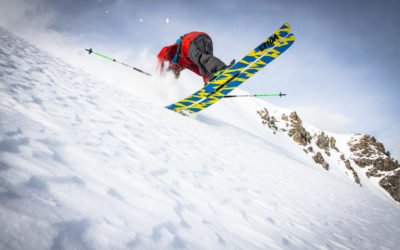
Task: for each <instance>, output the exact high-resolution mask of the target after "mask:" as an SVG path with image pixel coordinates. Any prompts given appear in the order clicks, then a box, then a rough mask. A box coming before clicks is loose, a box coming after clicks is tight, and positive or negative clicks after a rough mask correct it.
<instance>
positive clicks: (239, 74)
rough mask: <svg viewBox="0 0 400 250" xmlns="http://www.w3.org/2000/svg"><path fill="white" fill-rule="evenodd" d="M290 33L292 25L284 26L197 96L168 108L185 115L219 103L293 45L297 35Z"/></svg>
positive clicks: (189, 97)
mask: <svg viewBox="0 0 400 250" xmlns="http://www.w3.org/2000/svg"><path fill="white" fill-rule="evenodd" d="M289 32H290V25H289V24H288V23H285V24H284V25H282V27H281V28H279V29H278V30H277V31H276V32H275V33H274V34H272V35H271V36H270V37H268V38H267V39H266V40H265V41H263V42H262V43H261V44H259V45H258V46H257V47H256V48H255V49H253V50H252V51H250V52H249V53H248V54H247V55H246V56H244V57H243V58H242V59H241V60H239V61H238V62H237V63H235V64H234V65H232V66H231V67H230V68H229V69H227V70H225V71H224V72H223V73H222V74H221V75H220V76H218V77H217V78H216V79H214V80H213V81H210V82H209V83H208V84H207V85H206V86H204V87H203V88H202V89H200V90H199V91H197V92H195V93H194V94H192V95H190V96H188V97H187V98H185V99H183V100H181V101H179V102H176V103H174V104H171V105H169V106H167V107H166V108H168V109H171V110H174V111H181V110H182V111H183V110H184V111H185V113H187V112H190V113H197V112H199V111H201V110H203V109H205V108H207V107H208V106H210V105H211V104H213V103H215V102H217V101H218V100H220V99H221V98H222V97H223V96H225V95H226V94H228V93H229V92H231V91H232V90H233V89H235V88H236V87H237V86H239V85H240V84H242V83H243V82H244V81H246V80H247V79H249V78H250V77H251V76H252V75H254V74H255V73H256V72H258V71H259V70H260V69H262V68H263V67H265V66H266V65H267V64H268V63H270V62H271V61H272V60H274V59H275V58H277V57H278V56H279V55H281V54H282V53H283V52H284V51H285V50H286V49H287V48H289V47H290V46H291V45H292V44H293V42H294V35H293V34H289Z"/></svg>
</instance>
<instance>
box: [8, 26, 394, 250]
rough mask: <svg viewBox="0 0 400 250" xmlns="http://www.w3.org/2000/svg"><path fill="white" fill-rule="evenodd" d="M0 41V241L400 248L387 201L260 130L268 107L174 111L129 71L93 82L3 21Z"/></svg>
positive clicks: (43, 245) (226, 104) (36, 245)
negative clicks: (114, 79) (119, 83)
mask: <svg viewBox="0 0 400 250" xmlns="http://www.w3.org/2000/svg"><path fill="white" fill-rule="evenodd" d="M0 43H1V47H0V82H1V85H0V157H1V158H0V228H1V231H0V249H175V248H178V249H180V248H187V249H396V248H397V247H398V246H399V245H400V239H399V237H398V235H400V208H399V206H398V204H396V203H395V202H393V201H392V200H391V199H390V198H389V197H387V196H386V195H382V193H380V192H378V193H374V192H371V191H370V189H367V188H363V187H360V186H358V185H355V184H354V181H353V180H351V179H350V178H348V177H347V176H346V175H345V174H340V173H336V174H332V173H330V172H328V171H325V170H324V169H322V168H321V167H319V166H318V165H317V164H315V163H314V161H313V160H312V159H311V158H310V157H309V156H308V155H307V154H305V153H304V152H303V149H302V148H301V147H299V145H297V144H295V143H293V141H292V140H291V139H290V138H288V137H287V136H286V135H285V134H283V133H277V134H275V135H274V134H273V133H272V132H268V130H266V129H265V127H264V126H263V125H262V124H261V122H260V119H259V117H258V114H257V113H256V112H255V110H257V108H259V107H258V106H260V105H261V106H264V105H268V104H266V103H264V102H263V103H257V102H254V101H249V100H223V101H222V102H221V103H218V104H216V105H214V106H212V107H210V108H209V109H208V110H206V111H204V112H203V113H201V114H199V115H198V116H197V117H194V118H188V117H183V116H181V115H179V114H176V113H174V112H171V111H169V110H166V109H164V108H163V105H164V104H168V103H164V104H163V103H162V102H160V101H159V100H162V98H161V97H162V94H163V93H161V92H159V91H156V87H155V85H152V84H148V85H146V86H147V89H146V90H143V88H144V87H143V82H139V81H140V80H138V79H139V78H138V79H137V80H134V81H132V79H127V84H128V82H129V87H126V88H120V87H116V86H114V85H113V83H106V82H101V81H98V80H96V79H94V78H92V77H91V76H89V75H86V74H84V73H82V72H81V71H79V70H77V69H74V68H73V67H71V66H70V65H67V64H65V63H63V62H62V61H60V60H58V59H55V58H53V57H52V56H50V55H49V54H46V53H45V52H43V51H40V50H39V49H37V48H35V47H33V46H31V45H30V44H29V43H27V42H24V41H22V40H21V39H19V38H17V37H15V36H13V35H11V34H10V33H8V32H7V31H5V30H3V29H1V28H0ZM132 74H134V73H132ZM133 77H134V76H133ZM133 79H135V78H133ZM152 81H154V82H156V81H157V79H153V80H152ZM135 88H137V89H141V91H146V92H147V93H152V92H153V90H154V92H155V93H156V94H154V95H153V96H152V95H151V94H149V95H147V97H146V98H143V97H139V96H138V95H137V91H136V90H135ZM166 92H168V91H166ZM165 95H167V94H165ZM170 96H171V95H169V97H165V99H168V98H170ZM155 100H158V101H155Z"/></svg>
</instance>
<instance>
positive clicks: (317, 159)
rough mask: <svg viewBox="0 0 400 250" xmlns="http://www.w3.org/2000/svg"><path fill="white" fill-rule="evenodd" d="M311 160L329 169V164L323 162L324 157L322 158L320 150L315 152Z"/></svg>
mask: <svg viewBox="0 0 400 250" xmlns="http://www.w3.org/2000/svg"><path fill="white" fill-rule="evenodd" d="M313 160H314V161H315V162H316V163H318V164H320V165H322V167H323V168H324V169H326V170H329V164H328V163H326V162H325V159H324V157H323V156H322V154H321V152H318V153H316V154H315V155H314V156H313Z"/></svg>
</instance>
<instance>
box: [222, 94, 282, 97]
mask: <svg viewBox="0 0 400 250" xmlns="http://www.w3.org/2000/svg"><path fill="white" fill-rule="evenodd" d="M257 96H279V97H282V96H286V94H282V93H279V94H270V95H257V94H253V95H226V96H224V98H232V97H257Z"/></svg>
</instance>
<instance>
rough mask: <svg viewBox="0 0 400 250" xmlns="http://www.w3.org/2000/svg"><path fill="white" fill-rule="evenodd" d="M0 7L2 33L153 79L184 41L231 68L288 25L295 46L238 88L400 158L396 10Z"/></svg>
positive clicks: (110, 2) (46, 2) (353, 6)
mask: <svg viewBox="0 0 400 250" xmlns="http://www.w3.org/2000/svg"><path fill="white" fill-rule="evenodd" d="M0 6H1V8H0V25H1V26H3V27H5V28H7V29H9V30H10V31H12V32H14V33H16V34H18V35H21V36H23V37H24V38H26V39H29V41H30V42H33V43H34V44H35V45H37V46H38V47H40V48H43V49H47V50H48V51H51V52H54V53H55V54H56V55H58V56H60V57H62V58H65V59H66V60H67V62H72V63H73V62H79V61H81V60H83V59H82V57H83V56H86V55H84V53H83V49H84V48H88V47H93V49H95V50H97V51H98V52H100V53H103V54H106V55H108V56H111V57H113V58H118V59H120V60H124V61H125V62H127V63H138V64H139V65H135V66H137V67H139V68H140V66H143V67H144V68H145V69H146V70H153V68H155V55H157V53H158V52H159V50H160V49H161V48H162V47H163V46H166V45H169V44H172V43H173V42H174V41H175V40H176V39H177V38H178V37H179V36H180V35H182V34H185V33H187V32H190V31H194V30H196V31H204V32H207V33H208V34H209V35H210V36H211V37H212V39H213V42H214V54H215V55H216V56H217V57H219V58H220V59H221V60H223V61H224V62H226V63H228V62H230V61H231V60H232V59H233V58H235V59H240V58H241V57H242V56H244V55H245V54H246V53H248V52H249V51H250V50H251V49H253V48H254V47H255V46H256V45H258V44H259V43H260V42H261V41H263V40H265V38H266V37H267V36H268V35H270V34H272V33H273V32H274V31H275V30H276V29H277V28H279V27H280V26H281V25H282V24H283V23H284V22H289V23H290V24H291V31H292V32H293V33H294V34H295V36H296V41H295V43H294V45H293V46H292V47H291V48H290V49H289V50H288V51H287V52H285V54H283V55H282V56H281V57H280V58H279V59H277V60H276V61H274V62H273V63H271V64H270V65H269V66H268V67H267V68H266V69H263V70H262V71H261V72H260V73H258V74H256V75H255V76H254V77H252V78H251V79H250V80H249V81H248V82H246V83H245V84H243V85H242V86H241V88H242V89H244V90H246V91H249V92H250V93H254V94H271V93H278V92H280V91H282V92H283V93H286V94H287V97H285V98H275V99H274V98H271V99H268V101H269V102H271V103H273V104H275V105H278V106H281V107H287V108H292V109H294V110H297V111H298V113H299V114H300V115H301V117H303V119H304V120H305V121H307V122H310V123H312V124H313V125H315V126H317V127H319V128H321V129H326V130H329V131H332V132H336V133H368V134H372V135H374V136H375V137H376V138H377V139H378V140H380V141H382V142H383V143H384V144H385V145H386V146H387V149H388V150H390V151H391V153H392V155H394V156H395V157H397V159H399V158H400V127H399V125H398V124H400V115H399V112H398V110H399V109H400V100H399V98H398V97H399V96H400V82H399V79H400V71H399V70H398V68H400V60H399V58H400V49H398V47H397V45H398V42H396V41H398V40H399V39H400V29H398V27H397V26H396V25H397V24H399V23H400V2H398V1H395V0H381V1H378V0H376V1H372V0H368V1H359V0H356V1H324V0H319V1H314V0H306V1H289V0H279V1H275V0H273V1H257V0H234V1H225V0H221V1H208V0H206V1H180V0H177V1H150V0H148V1H147V0H144V1H126V0H91V1H83V0H80V1H67V0H62V1H61V0H31V1H28V0H22V1H16V0H0ZM143 57H146V61H145V62H144V61H143V64H142V62H141V61H140V60H142V59H143ZM140 58H141V59H140ZM85 60H86V59H85ZM91 60H98V58H91ZM152 60H153V61H152ZM153 66H154V67H153ZM111 73H112V72H111V71H110V72H107V70H103V71H102V73H101V74H102V75H101V76H102V77H104V78H107V77H108V75H107V74H111ZM132 74H134V73H132ZM189 79H190V80H193V79H196V80H197V81H198V84H199V85H198V87H201V84H202V83H201V82H202V81H201V79H200V78H199V77H197V76H195V75H193V74H190V73H184V74H182V77H181V78H180V79H179V80H177V83H176V84H182V85H184V84H185V81H189ZM193 91H194V90H193ZM188 94H189V93H188Z"/></svg>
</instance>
